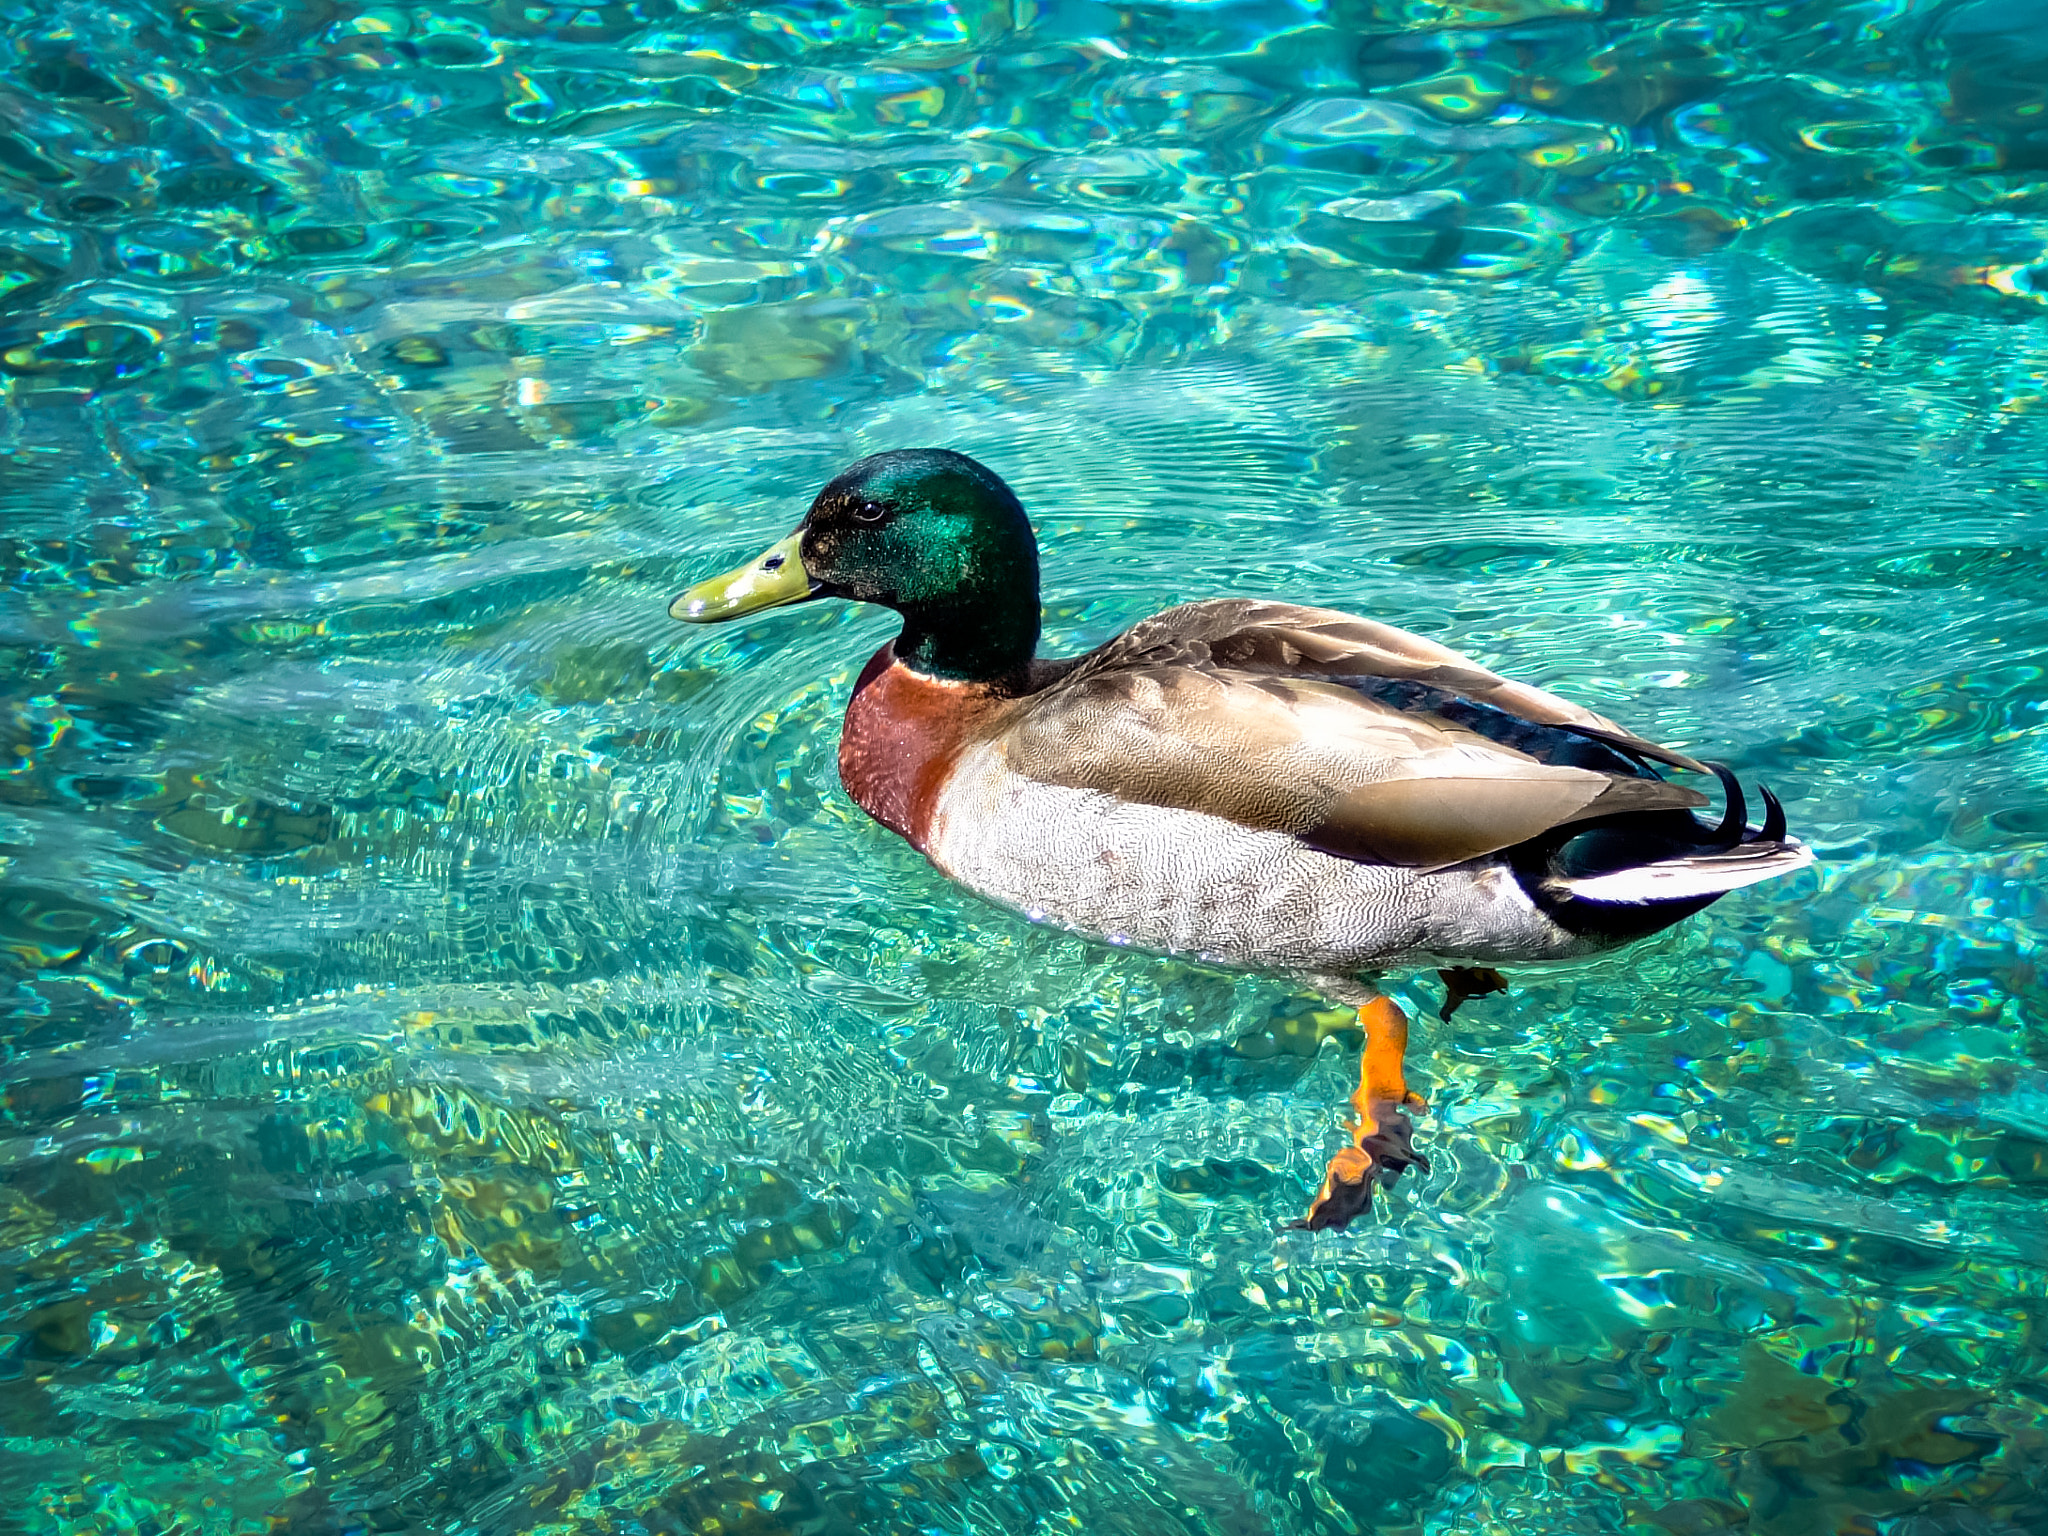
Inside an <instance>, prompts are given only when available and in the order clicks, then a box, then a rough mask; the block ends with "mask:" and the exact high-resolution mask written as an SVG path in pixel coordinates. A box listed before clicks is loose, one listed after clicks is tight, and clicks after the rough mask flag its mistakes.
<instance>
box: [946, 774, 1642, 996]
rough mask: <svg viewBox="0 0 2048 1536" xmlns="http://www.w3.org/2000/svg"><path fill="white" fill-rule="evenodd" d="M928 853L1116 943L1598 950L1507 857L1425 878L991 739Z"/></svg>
mask: <svg viewBox="0 0 2048 1536" xmlns="http://www.w3.org/2000/svg"><path fill="white" fill-rule="evenodd" d="M925 853H926V856H927V857H929V858H930V859H931V861H932V863H933V864H935V865H937V866H938V868H939V869H940V870H942V871H944V872H945V873H946V874H947V875H949V876H951V877H952V878H953V879H955V880H957V881H959V882H960V884H962V885H964V886H966V887H967V888H968V889H969V890H972V891H974V892H976V893H977V894H979V895H982V896H985V897H988V898H989V899H990V900H992V901H996V902H1000V903H1002V904H1003V905H1004V906H1008V907H1013V908H1015V909H1016V910H1018V911H1020V912H1022V913H1024V914H1025V915H1027V916H1029V917H1031V918H1033V919H1035V920H1042V921H1047V922H1052V923H1056V924H1059V925H1060V926H1061V927H1065V928H1071V929H1074V930H1075V931H1077V932H1080V933H1084V934H1088V935H1090V936H1091V937H1094V938H1099V939H1104V940H1107V941H1108V942H1110V943H1113V944H1130V945H1134V946H1136V947H1138V948H1141V949H1152V950H1163V951H1167V952H1170V953H1176V954H1189V955H1196V956H1199V957H1200V958H1202V959H1204V960H1208V961H1212V962H1214V963H1217V964H1221V965H1229V966H1237V967H1242V968H1246V969H1254V970H1265V969H1276V970H1288V971H1303V972H1319V973H1325V974H1330V975H1353V974H1356V973H1358V972H1360V971H1365V970H1372V969H1376V968H1378V967H1381V966H1389V965H1398V964H1403V963H1415V962H1423V961H1435V960H1444V961H1460V960H1462V961H1471V962H1476V963H1484V964H1501V963H1506V962H1511V961H1529V960H1556V959H1566V958H1569V957H1571V956H1574V955H1581V954H1586V953H1588V952H1590V951H1591V950H1593V949H1595V948H1598V947H1602V946H1599V945H1597V944H1594V943H1590V942H1588V941H1587V940H1586V939H1584V938H1581V937H1580V936H1578V935H1575V934H1572V933H1570V932H1568V931H1567V930H1565V929H1563V928H1561V927H1559V926H1558V924H1556V923H1555V922H1553V921H1552V920H1551V919H1550V918H1549V917H1548V916H1547V915H1546V914H1545V913H1544V912H1543V911H1542V910H1541V909H1540V908H1538V907H1537V906H1536V905H1535V904H1534V903H1533V902H1532V901H1530V899H1529V897H1528V893H1527V892H1525V891H1524V890H1523V889H1522V887H1521V885H1520V883H1519V882H1518V881H1516V879H1515V878H1514V876H1513V875H1512V874H1511V873H1510V872H1509V871H1508V870H1507V869H1506V868H1505V867H1503V866H1501V865H1499V864H1495V863H1491V862H1489V861H1486V860H1475V861H1474V862H1472V863H1469V864H1462V865H1458V866H1455V867H1453V868H1451V869H1445V870H1438V871H1435V872H1433V873H1427V874H1425V873H1420V872H1418V871H1416V870H1412V869H1404V868H1400V867H1398V866H1393V865H1386V864H1360V863H1354V862H1353V861H1351V860H1349V859H1340V858H1336V857H1333V856H1332V855H1330V854H1326V853H1320V852H1318V851H1316V850H1315V849H1313V848H1309V847H1307V846H1305V845H1304V844H1302V843H1300V842H1298V841H1296V840H1295V839H1294V838H1292V837H1289V836H1288V835H1286V834H1285V833H1281V832H1267V831H1260V830H1258V829H1256V828H1250V827H1243V826H1239V825H1238V824H1237V823H1235V822H1232V821H1227V820H1224V819H1223V818H1221V817H1216V816H1209V815H1204V814H1203V813H1201V812H1198V811H1184V810H1173V809H1169V808H1165V807H1161V806H1151V805H1134V804H1131V803H1129V802H1126V801H1121V800H1117V799H1115V798H1113V797H1111V796H1109V795H1105V794H1101V793H1099V792H1096V791H1094V790H1081V789H1068V788H1064V787H1062V786H1059V785H1052V784H1042V783H1039V782H1038V781H1036V780H1033V779H1028V778H1025V777H1023V776H1022V775H1020V774H1016V773H1014V772H1012V771H1010V769H1009V768H1008V767H1007V766H1006V765H1005V764H1004V762H1003V760H1002V757H1001V754H1000V751H999V750H998V749H996V748H994V747H991V746H983V747H978V748H975V749H972V750H970V752H969V753H968V754H966V755H965V756H963V757H962V758H961V759H960V760H959V762H958V764H957V766H956V767H955V770H954V772H953V773H952V774H951V775H950V776H949V778H948V781H947V784H946V787H945V788H944V790H942V791H941V793H940V795H939V797H938V801H937V804H936V806H935V807H934V812H933V815H932V819H931V824H930V827H929V830H928V833H927V837H926V842H925Z"/></svg>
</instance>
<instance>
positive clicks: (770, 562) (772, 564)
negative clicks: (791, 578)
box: [761, 555, 783, 571]
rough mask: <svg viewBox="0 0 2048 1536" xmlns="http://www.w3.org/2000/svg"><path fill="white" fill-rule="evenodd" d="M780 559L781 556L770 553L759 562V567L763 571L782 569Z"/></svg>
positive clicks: (781, 558)
mask: <svg viewBox="0 0 2048 1536" xmlns="http://www.w3.org/2000/svg"><path fill="white" fill-rule="evenodd" d="M782 561H783V556H781V555H770V556H769V557H768V558H767V559H766V560H763V561H762V562H761V569H762V570H764V571H779V570H781V569H782Z"/></svg>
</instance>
